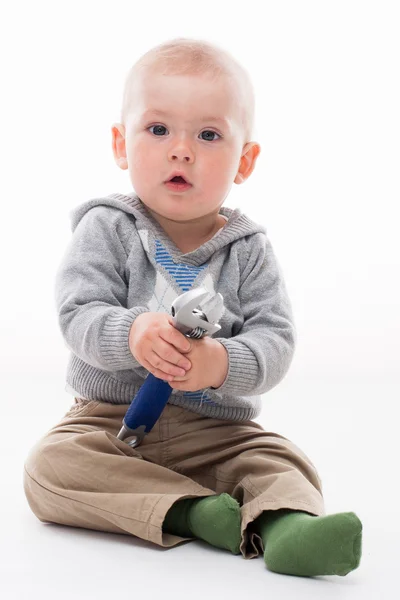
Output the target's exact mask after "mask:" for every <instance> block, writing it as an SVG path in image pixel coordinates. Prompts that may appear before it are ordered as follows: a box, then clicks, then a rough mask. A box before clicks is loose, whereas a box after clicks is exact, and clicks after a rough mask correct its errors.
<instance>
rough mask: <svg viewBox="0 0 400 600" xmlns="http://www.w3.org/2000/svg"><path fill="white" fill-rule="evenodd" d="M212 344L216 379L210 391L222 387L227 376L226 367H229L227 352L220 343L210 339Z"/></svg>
mask: <svg viewBox="0 0 400 600" xmlns="http://www.w3.org/2000/svg"><path fill="white" fill-rule="evenodd" d="M210 339H211V340H212V341H213V342H215V344H214V351H215V365H216V371H217V374H216V377H215V381H214V382H213V384H212V385H211V386H210V387H211V389H217V388H219V387H221V386H222V384H223V383H224V381H225V379H226V378H227V375H228V367H229V359H228V351H227V349H226V348H225V346H224V345H223V344H221V342H219V341H218V340H213V339H212V338H210Z"/></svg>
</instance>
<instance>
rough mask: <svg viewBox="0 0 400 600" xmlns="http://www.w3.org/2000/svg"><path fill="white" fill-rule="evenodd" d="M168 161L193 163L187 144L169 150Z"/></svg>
mask: <svg viewBox="0 0 400 600" xmlns="http://www.w3.org/2000/svg"><path fill="white" fill-rule="evenodd" d="M168 159H169V160H182V161H186V162H193V160H194V153H193V152H192V150H191V149H190V148H189V146H188V145H187V144H179V145H178V144H176V145H175V146H174V147H173V148H170V150H169V152H168Z"/></svg>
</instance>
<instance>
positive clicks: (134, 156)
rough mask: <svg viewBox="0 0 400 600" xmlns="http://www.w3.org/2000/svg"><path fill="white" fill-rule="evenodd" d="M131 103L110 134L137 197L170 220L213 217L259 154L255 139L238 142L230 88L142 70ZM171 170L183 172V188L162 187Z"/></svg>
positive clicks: (236, 102)
mask: <svg viewBox="0 0 400 600" xmlns="http://www.w3.org/2000/svg"><path fill="white" fill-rule="evenodd" d="M131 98H132V100H131V102H132V107H131V109H130V110H129V114H128V116H127V119H126V127H125V128H124V126H123V125H117V126H114V127H113V129H112V133H113V150H114V156H115V159H116V162H117V164H118V165H119V166H120V167H121V168H122V169H129V175H130V179H131V182H132V185H133V188H134V190H135V192H136V193H137V195H138V196H139V198H140V199H141V200H142V201H143V202H144V203H145V204H146V206H147V207H148V208H149V209H151V210H153V211H155V212H156V213H158V214H159V215H160V216H162V217H164V218H167V219H171V220H173V221H188V220H189V221H190V220H193V219H199V218H201V217H203V216H205V215H210V214H212V213H215V214H217V213H218V211H219V208H220V206H221V205H222V204H223V202H224V200H225V198H226V196H227V195H228V193H229V190H230V188H231V186H232V183H233V182H236V183H242V182H243V181H244V180H245V179H246V178H247V177H248V176H249V175H250V173H251V171H252V170H253V168H254V164H255V160H256V158H257V156H258V153H259V151H260V147H259V146H258V144H256V143H255V142H249V143H247V144H246V145H244V141H245V140H244V139H243V138H244V132H243V125H242V124H241V121H240V116H241V113H240V98H239V97H238V93H237V91H236V90H235V85H234V84H233V83H231V82H230V81H229V80H228V79H227V78H225V77H221V78H220V79H217V80H215V79H214V80H212V79H211V78H210V77H209V76H207V75H198V76H193V75H167V76H165V75H161V74H157V73H152V74H150V73H147V74H146V73H145V74H141V75H140V77H139V76H138V77H137V81H136V82H135V88H134V93H133V94H132V97H131ZM212 117H213V118H212ZM174 171H180V172H182V173H183V177H184V178H185V179H186V181H187V182H189V183H190V184H191V185H190V187H189V188H188V189H185V190H182V191H181V190H171V189H170V188H169V187H168V186H167V185H166V181H168V180H169V179H170V178H171V176H172V174H173V172H174Z"/></svg>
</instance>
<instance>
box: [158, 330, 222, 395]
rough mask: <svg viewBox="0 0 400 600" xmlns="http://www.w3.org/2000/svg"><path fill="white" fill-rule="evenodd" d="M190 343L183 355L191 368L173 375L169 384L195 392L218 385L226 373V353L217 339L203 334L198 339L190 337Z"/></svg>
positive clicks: (178, 388)
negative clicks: (180, 373)
mask: <svg viewBox="0 0 400 600" xmlns="http://www.w3.org/2000/svg"><path fill="white" fill-rule="evenodd" d="M190 343H191V345H192V347H191V349H190V350H189V352H186V353H185V356H186V357H187V358H188V359H189V360H190V361H191V363H192V368H191V369H189V371H187V373H186V375H184V376H182V377H174V379H173V381H169V382H168V383H169V385H170V386H171V387H172V388H173V389H175V390H182V391H184V392H196V391H197V390H201V389H203V388H207V387H214V388H218V387H220V386H221V385H222V384H223V383H224V381H225V379H226V376H227V374H228V365H229V361H228V353H227V351H226V349H225V347H224V346H223V345H222V344H220V342H218V341H217V340H213V339H212V338H210V337H208V336H205V337H204V338H201V339H199V340H196V339H192V338H191V339H190Z"/></svg>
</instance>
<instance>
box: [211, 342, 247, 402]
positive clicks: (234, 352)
mask: <svg viewBox="0 0 400 600" xmlns="http://www.w3.org/2000/svg"><path fill="white" fill-rule="evenodd" d="M214 339H215V340H217V341H218V342H220V343H221V344H222V345H223V346H225V348H226V350H227V352H228V362H229V365H228V374H227V376H226V379H225V381H224V383H223V384H222V385H221V386H220V387H219V388H211V389H215V390H216V391H218V392H224V393H232V394H234V395H236V396H239V395H240V393H243V394H245V395H250V392H251V391H252V390H254V389H255V388H256V387H257V378H258V376H259V367H258V362H257V359H256V357H255V356H254V353H253V352H252V351H251V350H250V349H249V348H248V347H247V346H246V345H245V344H242V343H241V342H235V340H233V339H227V338H214Z"/></svg>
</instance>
